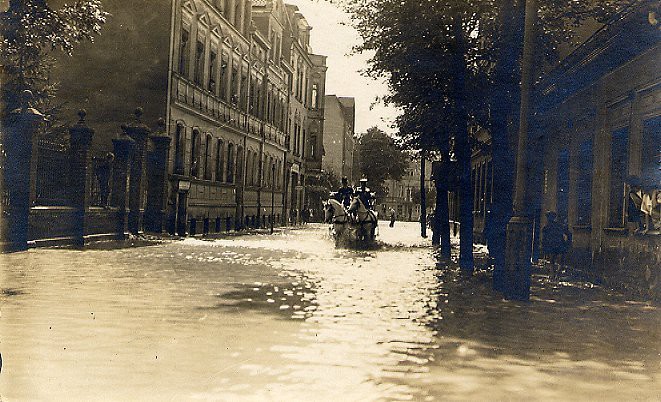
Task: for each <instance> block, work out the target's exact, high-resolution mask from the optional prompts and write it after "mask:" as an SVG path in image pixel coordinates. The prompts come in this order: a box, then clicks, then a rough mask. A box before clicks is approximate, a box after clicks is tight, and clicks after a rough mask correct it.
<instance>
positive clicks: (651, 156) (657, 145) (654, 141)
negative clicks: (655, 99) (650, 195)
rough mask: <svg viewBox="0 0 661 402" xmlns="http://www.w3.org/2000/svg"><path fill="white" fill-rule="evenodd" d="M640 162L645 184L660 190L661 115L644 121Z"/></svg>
mask: <svg viewBox="0 0 661 402" xmlns="http://www.w3.org/2000/svg"><path fill="white" fill-rule="evenodd" d="M640 162H641V177H640V178H641V180H642V182H643V186H644V187H647V188H652V189H655V190H658V189H659V185H660V184H661V116H657V117H655V118H653V119H650V120H647V121H645V122H644V123H643V144H642V155H641V160H640Z"/></svg>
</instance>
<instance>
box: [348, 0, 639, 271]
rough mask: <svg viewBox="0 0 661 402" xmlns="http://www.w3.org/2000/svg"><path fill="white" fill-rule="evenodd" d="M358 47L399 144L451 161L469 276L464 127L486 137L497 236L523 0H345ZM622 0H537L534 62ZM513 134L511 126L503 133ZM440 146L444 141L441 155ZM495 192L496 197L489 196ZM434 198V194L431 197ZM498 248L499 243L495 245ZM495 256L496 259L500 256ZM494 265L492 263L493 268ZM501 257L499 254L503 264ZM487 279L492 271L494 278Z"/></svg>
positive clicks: (507, 191) (506, 202)
mask: <svg viewBox="0 0 661 402" xmlns="http://www.w3.org/2000/svg"><path fill="white" fill-rule="evenodd" d="M342 3H343V4H344V5H345V7H346V9H347V11H349V12H350V13H351V14H352V17H353V22H354V26H355V28H356V29H357V30H358V32H359V33H360V35H361V37H362V39H363V43H362V44H361V45H359V46H357V47H356V50H357V51H359V52H364V51H368V52H373V54H374V56H372V58H371V59H370V66H369V68H368V69H367V73H368V75H371V76H374V77H383V76H385V77H387V79H388V84H389V87H390V89H391V91H392V94H391V95H390V96H387V97H385V101H386V102H390V103H393V104H395V105H397V106H399V107H400V108H401V109H402V110H403V116H402V117H401V118H400V120H399V121H398V125H399V128H400V134H401V135H402V137H403V139H404V143H405V144H407V145H409V146H411V147H413V148H414V149H421V148H426V147H429V146H432V147H434V146H436V147H438V149H439V151H440V153H441V154H442V157H443V156H446V155H448V154H449V153H450V152H451V153H453V154H454V156H455V157H456V159H457V161H458V164H459V174H458V176H459V193H460V199H461V207H460V214H461V220H462V225H461V228H462V233H461V240H462V241H461V250H460V256H461V258H460V265H461V266H462V268H464V269H465V271H467V272H470V271H471V270H472V191H471V187H470V185H471V184H470V156H471V148H470V145H471V140H470V138H469V136H468V126H469V124H470V125H474V126H482V127H486V128H487V129H489V130H492V131H493V135H494V139H493V150H494V152H493V158H494V167H495V168H496V169H497V170H498V172H497V174H496V175H495V177H494V180H495V181H496V183H494V184H495V185H494V187H495V188H496V189H497V191H498V197H499V198H498V200H500V201H501V202H500V204H499V205H498V207H497V209H496V210H495V211H494V213H495V215H498V216H499V219H495V221H496V222H499V225H500V226H501V227H502V228H503V230H502V231H501V230H494V231H493V232H494V233H501V232H502V234H503V236H501V239H502V240H503V241H504V227H505V225H506V223H507V221H508V218H509V215H510V213H511V191H512V184H511V173H510V172H512V171H513V168H512V167H511V164H512V159H513V158H512V152H511V150H510V149H509V143H508V141H507V140H508V133H509V132H510V130H511V129H512V128H510V126H508V122H510V121H512V122H513V123H514V125H516V124H517V119H516V118H517V109H518V108H517V105H518V100H519V92H518V90H519V87H518V85H519V81H520V77H519V62H520V57H521V43H522V25H523V9H524V5H525V1H524V0H462V1H459V0H404V1H401V0H345V1H343V2H342ZM623 3H626V1H618V0H604V1H599V2H587V1H586V2H580V1H570V0H548V1H545V2H543V4H542V6H541V8H540V10H539V14H540V19H539V20H540V27H539V29H540V30H541V32H542V33H543V34H542V35H539V39H540V40H539V43H538V46H536V50H537V53H536V62H535V64H536V65H544V64H546V65H549V63H550V62H551V61H553V60H555V59H557V54H558V49H559V45H560V44H562V43H567V42H569V41H570V40H571V39H572V38H573V35H574V30H573V29H572V28H573V27H576V26H577V25H579V24H580V23H581V22H582V21H584V20H585V19H588V18H594V19H598V18H603V17H605V16H607V15H608V14H609V13H611V12H612V11H613V10H614V8H615V7H616V6H617V5H622V4H623ZM513 131H514V132H516V128H514V129H513ZM449 143H452V144H453V147H452V149H449V145H448V144H449ZM494 196H496V194H494ZM438 197H439V198H443V197H442V194H439V196H438ZM499 249H500V250H504V247H499ZM503 256H504V254H503ZM498 261H499V260H498V259H497V263H498ZM503 261H504V258H503ZM496 276H497V275H495V277H496Z"/></svg>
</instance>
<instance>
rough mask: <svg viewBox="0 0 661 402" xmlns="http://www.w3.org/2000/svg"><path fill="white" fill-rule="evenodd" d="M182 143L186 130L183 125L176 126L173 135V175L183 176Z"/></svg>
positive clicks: (184, 139)
mask: <svg viewBox="0 0 661 402" xmlns="http://www.w3.org/2000/svg"><path fill="white" fill-rule="evenodd" d="M184 141H186V129H185V128H184V126H183V124H181V123H180V124H177V129H176V131H175V134H174V173H175V174H181V175H183V174H184Z"/></svg>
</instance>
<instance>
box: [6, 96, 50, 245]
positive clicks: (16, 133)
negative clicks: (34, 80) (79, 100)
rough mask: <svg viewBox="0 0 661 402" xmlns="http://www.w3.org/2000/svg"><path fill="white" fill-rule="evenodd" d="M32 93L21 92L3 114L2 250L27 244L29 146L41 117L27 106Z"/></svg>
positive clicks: (30, 146)
mask: <svg viewBox="0 0 661 402" xmlns="http://www.w3.org/2000/svg"><path fill="white" fill-rule="evenodd" d="M31 99H32V93H31V92H30V91H25V92H24V93H23V106H22V107H21V109H17V110H14V111H12V112H11V113H10V115H9V116H8V118H7V125H6V127H5V130H4V133H3V134H4V135H3V137H4V138H3V142H4V152H5V160H4V166H3V167H4V178H3V179H4V181H3V187H4V188H3V191H2V194H0V196H1V197H2V211H1V212H2V217H1V218H2V221H3V222H2V226H1V227H0V230H2V233H0V246H2V248H3V251H21V250H26V249H27V248H28V236H29V221H30V219H29V218H30V188H31V187H32V186H31V182H32V181H33V180H35V178H34V177H31V176H32V175H31V165H32V150H33V142H34V139H35V137H36V136H35V132H36V130H37V128H38V127H39V124H41V123H42V122H43V121H44V120H45V118H44V115H43V114H41V112H39V111H38V110H36V109H34V108H32V107H30V100H31Z"/></svg>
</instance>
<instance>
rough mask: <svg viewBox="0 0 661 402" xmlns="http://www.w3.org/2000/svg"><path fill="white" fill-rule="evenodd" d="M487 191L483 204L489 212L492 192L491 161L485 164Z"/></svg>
mask: <svg viewBox="0 0 661 402" xmlns="http://www.w3.org/2000/svg"><path fill="white" fill-rule="evenodd" d="M486 185H487V189H486V192H485V195H484V202H485V204H486V209H487V210H491V204H492V201H491V197H492V195H491V194H492V190H493V163H492V161H491V160H489V161H488V162H487V183H486Z"/></svg>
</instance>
